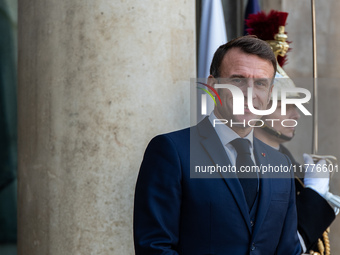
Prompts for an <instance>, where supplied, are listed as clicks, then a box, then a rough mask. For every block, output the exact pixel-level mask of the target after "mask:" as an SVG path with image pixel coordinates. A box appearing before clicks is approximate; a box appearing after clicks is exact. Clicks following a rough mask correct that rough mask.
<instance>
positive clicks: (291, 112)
mask: <svg viewBox="0 0 340 255" xmlns="http://www.w3.org/2000/svg"><path fill="white" fill-rule="evenodd" d="M286 111H287V112H286V115H281V101H278V102H277V108H276V110H275V111H274V112H273V113H272V114H270V115H266V116H264V118H263V119H276V120H279V121H265V123H266V124H267V125H268V126H269V127H271V128H273V129H275V130H276V131H278V132H280V133H281V134H283V135H285V136H287V137H289V138H293V137H294V133H295V127H284V126H282V124H281V121H283V120H285V119H293V120H298V119H300V117H301V116H300V114H299V112H298V109H297V107H296V106H295V105H291V104H288V105H286ZM272 122H273V123H272ZM284 124H285V125H286V126H293V125H294V124H295V122H294V121H285V122H284ZM272 137H273V139H277V140H278V142H279V143H282V142H285V140H282V139H280V138H278V137H276V136H272Z"/></svg>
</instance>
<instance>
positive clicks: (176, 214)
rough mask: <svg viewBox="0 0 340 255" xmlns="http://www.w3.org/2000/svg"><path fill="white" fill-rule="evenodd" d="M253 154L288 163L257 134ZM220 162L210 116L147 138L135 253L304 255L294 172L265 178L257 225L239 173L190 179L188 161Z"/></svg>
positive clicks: (258, 159) (138, 193)
mask: <svg viewBox="0 0 340 255" xmlns="http://www.w3.org/2000/svg"><path fill="white" fill-rule="evenodd" d="M190 149H191V153H190ZM254 155H255V159H256V163H257V165H261V164H262V165H268V164H271V165H273V166H275V165H280V164H282V165H285V166H288V165H289V164H290V161H289V159H288V158H287V157H286V156H284V155H283V154H281V153H280V152H278V151H276V150H274V149H272V148H270V147H269V146H267V145H265V144H264V143H262V142H260V141H259V140H257V139H256V138H254ZM190 161H191V162H190ZM216 164H219V165H220V166H222V165H229V164H230V161H229V159H228V157H227V154H226V152H225V150H224V148H223V146H222V144H221V142H220V140H219V138H218V136H217V134H216V132H215V130H214V128H213V127H212V125H211V124H210V122H209V120H208V118H206V119H204V120H203V121H202V122H201V123H199V124H198V125H197V126H195V127H192V128H188V129H184V130H180V131H177V132H173V133H169V134H164V135H160V136H157V137H155V138H154V139H153V140H152V141H151V142H150V144H149V145H148V147H147V149H146V152H145V155H144V159H143V162H142V165H141V168H140V172H139V176H138V180H137V184H136V191H135V204H134V242H135V251H136V254H143V255H144V254H145V255H150V254H184V255H200V254H202V255H203V254H204V255H208V254H215V255H217V254H223V255H226V254H232V255H243V254H254V255H260V254H261V255H274V254H284V255H286V254H290V255H292V254H300V245H299V241H298V237H297V215H296V207H295V191H294V179H293V178H291V177H292V175H291V173H286V177H287V178H261V179H260V191H259V197H258V198H259V203H258V210H257V216H256V220H255V224H254V225H253V224H252V223H251V221H250V216H249V211H248V206H247V204H246V200H245V197H244V193H243V190H242V187H241V184H240V182H239V180H238V179H237V178H235V177H236V175H235V173H223V174H220V173H219V176H218V177H217V176H214V177H217V178H190V166H191V167H194V166H195V165H216Z"/></svg>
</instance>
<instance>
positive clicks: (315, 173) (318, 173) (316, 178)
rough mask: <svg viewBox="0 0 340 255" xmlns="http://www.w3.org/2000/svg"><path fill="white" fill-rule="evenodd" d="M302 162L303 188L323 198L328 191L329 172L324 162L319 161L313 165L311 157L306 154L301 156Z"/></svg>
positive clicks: (322, 160)
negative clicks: (303, 162)
mask: <svg viewBox="0 0 340 255" xmlns="http://www.w3.org/2000/svg"><path fill="white" fill-rule="evenodd" d="M303 160H304V161H305V165H304V167H305V178H304V183H305V186H306V187H307V188H311V189H313V190H315V191H316V192H318V193H319V194H320V196H322V197H325V195H326V194H327V192H328V191H329V172H328V169H327V165H326V160H324V159H321V160H320V161H319V162H318V163H314V161H313V159H312V157H311V156H310V155H309V154H306V153H304V154H303Z"/></svg>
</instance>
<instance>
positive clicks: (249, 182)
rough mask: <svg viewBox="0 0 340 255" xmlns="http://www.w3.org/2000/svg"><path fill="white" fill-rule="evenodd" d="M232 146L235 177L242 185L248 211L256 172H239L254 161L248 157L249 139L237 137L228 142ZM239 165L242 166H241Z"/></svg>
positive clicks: (255, 187) (252, 197)
mask: <svg viewBox="0 0 340 255" xmlns="http://www.w3.org/2000/svg"><path fill="white" fill-rule="evenodd" d="M230 143H231V144H232V146H234V148H235V150H236V152H237V157H236V169H237V170H236V171H237V177H238V178H239V181H240V183H241V185H242V188H243V192H244V195H245V197H246V201H247V204H248V207H249V211H250V209H251V208H252V206H253V204H254V201H255V199H256V194H257V186H258V184H257V183H258V180H257V174H256V172H241V171H240V170H244V169H245V168H246V169H251V167H252V166H254V165H255V164H254V162H253V160H252V159H251V157H250V155H251V154H250V150H249V141H248V140H247V139H243V138H237V139H235V140H233V141H231V142H230ZM241 166H243V167H242V168H241Z"/></svg>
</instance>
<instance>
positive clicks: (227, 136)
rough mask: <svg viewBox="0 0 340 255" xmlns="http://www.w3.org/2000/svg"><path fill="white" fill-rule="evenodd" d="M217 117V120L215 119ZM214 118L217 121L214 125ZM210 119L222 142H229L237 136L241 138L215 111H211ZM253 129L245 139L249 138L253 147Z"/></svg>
mask: <svg viewBox="0 0 340 255" xmlns="http://www.w3.org/2000/svg"><path fill="white" fill-rule="evenodd" d="M215 119H216V120H215ZM214 120H215V123H217V124H216V125H215V127H214V124H213V123H214ZM209 121H210V123H211V125H212V126H213V127H214V129H215V131H216V133H217V135H218V137H219V138H220V140H221V142H222V144H223V145H225V146H226V145H227V144H229V143H230V142H231V141H233V140H235V139H236V138H241V137H240V136H239V135H238V134H237V133H236V132H235V131H234V130H232V129H231V128H230V127H228V126H227V125H225V124H223V123H222V122H221V121H219V119H218V118H217V117H216V115H215V114H214V112H211V114H210V116H209ZM253 133H254V132H253V129H252V130H251V131H250V133H249V134H248V135H246V136H245V137H244V139H247V140H248V141H249V143H250V147H251V149H253V140H254V135H253Z"/></svg>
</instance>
